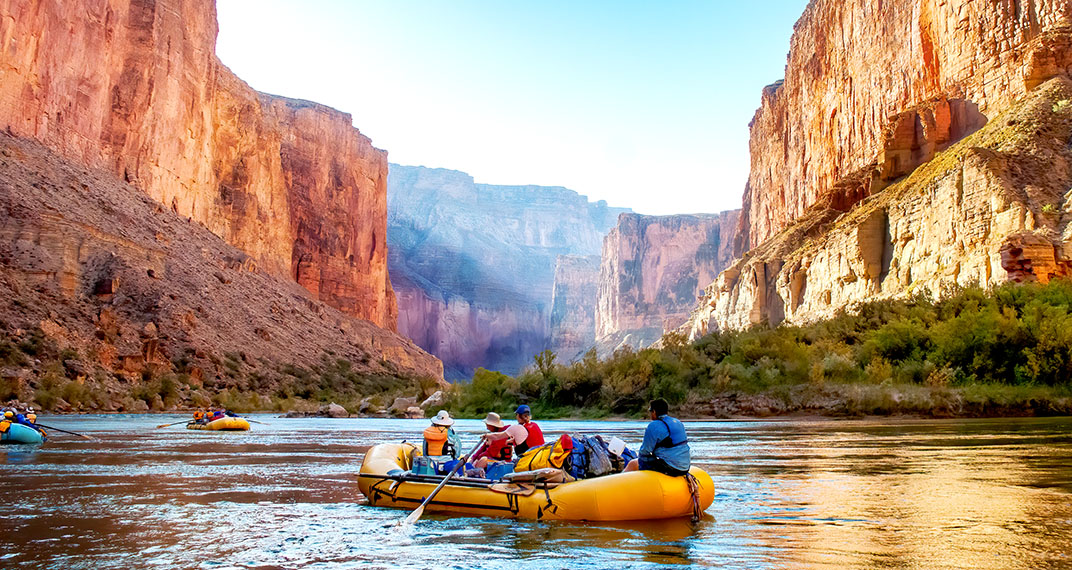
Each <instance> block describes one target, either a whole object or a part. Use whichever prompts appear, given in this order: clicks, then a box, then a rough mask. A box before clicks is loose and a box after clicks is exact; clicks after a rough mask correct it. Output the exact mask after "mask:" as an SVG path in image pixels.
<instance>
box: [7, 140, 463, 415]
mask: <svg viewBox="0 0 1072 570" xmlns="http://www.w3.org/2000/svg"><path fill="white" fill-rule="evenodd" d="M0 348H3V351H4V354H3V357H2V358H0V401H7V400H8V399H9V398H18V399H21V400H22V401H23V402H26V403H36V405H39V406H41V407H43V408H46V409H49V410H55V411H93V410H98V411H100V410H104V411H127V412H135V411H145V410H148V409H150V408H151V409H154V410H166V409H172V410H174V409H189V408H190V407H194V406H207V405H210V404H214V405H222V406H227V407H234V408H236V409H240V410H258V409H259V410H266V411H267V410H273V409H276V410H278V409H279V407H280V406H284V405H285V406H300V405H312V406H316V405H317V404H316V403H313V402H309V401H308V400H317V399H319V398H324V397H330V398H332V399H337V400H336V401H338V402H339V403H340V404H345V405H347V406H349V407H350V408H351V409H352V410H353V411H354V412H357V411H359V407H360V404H359V401H360V400H362V399H364V398H372V399H374V400H375V399H379V400H380V404H378V405H384V406H385V405H386V404H388V403H390V402H391V401H392V400H390V399H388V400H386V401H384V400H383V399H384V398H390V397H392V395H394V396H400V395H405V396H408V397H417V398H420V399H423V398H424V397H426V396H428V395H429V393H430V392H432V391H434V390H436V389H439V388H443V387H444V385H443V384H442V380H441V378H442V376H443V365H442V363H441V362H439V360H437V359H436V358H435V357H433V356H431V355H430V354H428V353H426V352H425V351H423V350H421V349H420V348H419V347H417V346H416V345H415V344H414V343H413V342H412V341H410V340H409V339H405V338H402V337H400V336H399V335H397V334H395V333H392V332H390V331H386V330H384V329H381V328H379V327H377V326H375V325H373V324H372V323H370V322H368V321H366V320H364V319H358V318H355V317H352V316H349V315H346V314H344V313H342V312H340V311H339V310H337V309H335V308H333V307H331V306H329V305H328V304H326V303H324V302H323V301H319V300H316V299H313V298H311V297H310V295H309V293H308V292H307V291H306V290H304V289H303V288H302V287H300V286H299V285H298V284H297V283H295V282H294V281H293V280H292V279H289V278H285V277H283V278H280V277H276V276H273V275H270V274H268V273H266V272H264V271H261V270H259V269H258V264H257V263H256V261H255V260H254V259H253V258H252V257H251V256H250V255H249V254H247V253H245V252H243V251H241V250H239V249H237V248H235V247H234V246H232V245H230V244H228V243H226V242H225V241H223V239H221V238H220V237H219V236H217V235H215V234H213V233H212V232H210V231H208V230H207V229H206V228H204V227H203V226H201V225H200V224H198V223H196V222H193V221H191V220H190V218H188V217H185V216H180V215H178V214H176V213H174V212H172V211H171V210H170V209H169V208H166V207H164V206H163V205H162V204H160V203H158V202H156V201H155V200H153V199H152V198H150V197H149V196H147V195H145V193H144V192H143V191H142V190H141V189H138V188H135V187H133V186H132V185H130V184H128V183H126V182H124V181H122V180H121V179H119V178H118V177H117V176H116V175H115V174H114V173H111V172H110V171H106V170H102V169H92V168H87V167H85V166H84V165H82V164H79V163H76V162H73V161H71V160H69V159H67V158H64V157H60V156H58V155H57V154H55V153H54V152H52V151H50V150H49V149H46V148H45V147H43V145H41V144H40V143H39V142H37V141H34V140H32V139H26V138H21V137H13V136H11V135H8V134H7V133H3V132H0ZM436 380H438V382H436ZM302 399H305V400H306V401H305V402H304V403H303V402H302ZM418 401H420V400H418ZM314 409H315V407H314ZM362 411H365V410H362Z"/></svg>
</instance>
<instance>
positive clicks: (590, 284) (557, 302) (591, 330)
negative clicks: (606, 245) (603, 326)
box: [551, 255, 600, 362]
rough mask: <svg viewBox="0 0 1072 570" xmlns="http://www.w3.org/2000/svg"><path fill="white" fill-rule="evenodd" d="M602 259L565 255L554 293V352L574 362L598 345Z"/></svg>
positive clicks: (562, 359) (558, 265) (560, 260)
mask: <svg viewBox="0 0 1072 570" xmlns="http://www.w3.org/2000/svg"><path fill="white" fill-rule="evenodd" d="M599 262H600V259H599V256H598V255H561V256H559V257H558V261H557V262H556V263H555V282H554V290H553V291H552V294H551V350H552V351H554V353H555V354H556V355H557V356H558V360H559V361H560V362H570V361H571V360H574V359H575V358H576V357H577V356H578V355H580V354H582V353H584V352H585V351H587V350H588V349H589V348H592V347H593V346H595V344H596V302H597V297H598V294H599Z"/></svg>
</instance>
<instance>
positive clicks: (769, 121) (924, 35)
mask: <svg viewBox="0 0 1072 570" xmlns="http://www.w3.org/2000/svg"><path fill="white" fill-rule="evenodd" d="M1070 17H1072V4H1070V3H1069V2H1066V1H1050V0H952V1H949V0H900V1H894V2H879V3H876V2H873V1H872V0H847V1H846V0H815V1H813V2H811V3H810V4H809V5H808V7H807V9H806V11H805V12H804V15H803V16H802V17H801V18H800V20H799V21H798V22H797V24H796V27H795V32H794V34H793V39H792V43H791V46H790V51H789V58H788V63H787V66H786V75H785V79H784V81H782V82H779V83H777V84H775V85H772V86H770V87H768V88H767V89H766V90H764V92H763V96H762V104H761V106H760V108H759V110H758V111H757V112H756V116H755V118H754V120H753V122H752V131H751V153H752V170H751V175H750V177H749V183H748V187H747V189H746V191H745V198H744V217H743V219H742V224H741V233H740V235H739V236H738V253H742V252H743V251H745V250H747V249H750V248H752V247H756V246H758V245H760V244H761V243H763V242H765V241H766V240H768V239H770V238H771V237H773V236H775V235H776V234H778V232H780V231H781V230H783V229H784V228H786V227H788V226H789V225H790V224H791V223H792V222H793V220H795V219H797V218H798V217H800V216H802V215H803V214H804V213H805V212H806V211H807V210H808V208H809V207H811V206H813V205H816V204H822V205H825V206H828V207H834V208H836V209H839V210H841V211H847V210H848V209H849V208H850V207H851V206H852V205H853V204H855V203H856V202H858V201H859V200H861V199H863V198H864V197H866V196H867V195H870V194H872V193H874V192H876V191H878V190H880V189H881V188H882V187H884V186H885V185H887V184H888V183H889V182H890V181H891V180H893V179H895V178H897V177H899V176H901V175H903V174H905V173H907V172H909V171H911V170H912V168H914V167H916V166H918V165H919V164H921V163H922V162H924V161H926V160H928V159H929V158H930V157H931V156H933V153H934V152H935V151H936V150H941V149H942V148H945V147H947V146H948V145H949V144H950V143H952V142H955V140H956V139H958V138H960V137H962V136H964V135H966V134H968V133H970V132H972V131H973V130H975V129H977V128H978V127H980V126H981V125H982V124H983V123H985V118H986V117H993V116H996V115H997V114H998V113H1000V112H1001V111H1002V110H1004V109H1007V108H1008V107H1009V105H1010V104H1012V103H1013V102H1014V101H1017V100H1020V99H1022V98H1023V97H1024V95H1025V94H1026V93H1027V92H1028V91H1029V90H1031V89H1032V88H1034V87H1037V86H1038V85H1039V84H1041V83H1042V82H1043V81H1044V80H1045V79H1047V78H1049V77H1053V76H1054V75H1056V74H1058V73H1067V72H1068V70H1069V68H1070V67H1072V49H1070V46H1072V39H1070V32H1069V28H1068V25H1069V18H1070Z"/></svg>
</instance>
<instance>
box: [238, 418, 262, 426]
mask: <svg viewBox="0 0 1072 570" xmlns="http://www.w3.org/2000/svg"><path fill="white" fill-rule="evenodd" d="M242 419H244V420H246V421H247V422H249V423H251V424H261V425H262V426H266V425H268V424H266V423H264V422H258V421H257V420H251V419H249V418H242Z"/></svg>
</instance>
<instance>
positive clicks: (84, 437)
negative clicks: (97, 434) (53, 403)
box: [34, 424, 93, 440]
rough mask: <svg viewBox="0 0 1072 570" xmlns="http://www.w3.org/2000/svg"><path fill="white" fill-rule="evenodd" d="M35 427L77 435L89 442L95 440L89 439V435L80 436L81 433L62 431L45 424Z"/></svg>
mask: <svg viewBox="0 0 1072 570" xmlns="http://www.w3.org/2000/svg"><path fill="white" fill-rule="evenodd" d="M34 425H35V426H37V427H43V428H45V429H50V430H52V431H58V432H60V433H69V434H71V435H77V436H78V437H80V438H82V439H88V440H92V439H93V438H92V437H89V436H88V435H83V434H80V433H75V432H73V431H67V430H65V429H60V428H58V427H52V426H46V425H45V424H34Z"/></svg>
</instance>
